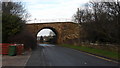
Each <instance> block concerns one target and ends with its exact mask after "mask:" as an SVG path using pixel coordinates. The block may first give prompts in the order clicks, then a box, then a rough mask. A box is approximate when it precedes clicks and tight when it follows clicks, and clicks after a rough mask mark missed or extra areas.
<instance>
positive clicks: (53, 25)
mask: <svg viewBox="0 0 120 68" xmlns="http://www.w3.org/2000/svg"><path fill="white" fill-rule="evenodd" d="M26 25H27V29H28V30H29V31H30V32H31V33H32V34H33V36H35V37H36V38H37V34H38V32H39V31H41V30H42V29H46V28H48V29H51V30H52V31H53V32H54V33H55V34H56V36H57V43H58V44H62V43H64V42H65V41H67V40H70V39H75V38H79V36H80V35H79V33H80V31H79V28H80V27H79V26H78V24H76V23H73V22H49V23H31V24H26Z"/></svg>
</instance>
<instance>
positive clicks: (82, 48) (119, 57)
mask: <svg viewBox="0 0 120 68" xmlns="http://www.w3.org/2000/svg"><path fill="white" fill-rule="evenodd" d="M62 46H63V47H69V48H73V49H76V50H80V51H84V52H88V53H92V54H96V55H99V56H103V57H107V58H110V59H115V60H120V54H119V53H117V52H110V51H106V50H102V49H96V48H90V47H85V46H74V45H68V44H62Z"/></svg>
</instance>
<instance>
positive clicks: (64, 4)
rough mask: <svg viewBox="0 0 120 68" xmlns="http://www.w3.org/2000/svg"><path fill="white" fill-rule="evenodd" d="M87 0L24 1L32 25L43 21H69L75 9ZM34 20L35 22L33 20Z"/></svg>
mask: <svg viewBox="0 0 120 68" xmlns="http://www.w3.org/2000/svg"><path fill="white" fill-rule="evenodd" d="M88 1H89V0H26V1H24V4H25V6H26V9H27V10H28V12H29V13H30V14H31V18H30V19H31V20H33V21H31V22H32V23H34V21H35V22H38V23H39V22H45V21H66V20H67V21H70V20H71V18H72V16H73V14H75V12H76V11H77V8H79V7H83V5H84V4H85V3H87V2H88ZM35 18H36V20H34V19H35Z"/></svg>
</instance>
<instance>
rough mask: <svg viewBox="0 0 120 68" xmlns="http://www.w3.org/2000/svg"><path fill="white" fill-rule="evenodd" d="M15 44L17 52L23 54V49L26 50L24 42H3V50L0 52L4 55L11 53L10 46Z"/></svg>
mask: <svg viewBox="0 0 120 68" xmlns="http://www.w3.org/2000/svg"><path fill="white" fill-rule="evenodd" d="M11 45H14V46H17V49H16V50H17V54H18V55H21V54H22V52H23V50H24V46H23V44H8V43H1V44H0V46H1V47H2V51H1V52H0V54H2V55H7V54H8V53H9V46H11Z"/></svg>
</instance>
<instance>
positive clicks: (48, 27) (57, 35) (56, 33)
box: [35, 26, 59, 43]
mask: <svg viewBox="0 0 120 68" xmlns="http://www.w3.org/2000/svg"><path fill="white" fill-rule="evenodd" d="M42 29H50V30H52V31H53V32H54V33H55V35H56V41H55V43H58V37H59V33H58V31H57V30H56V29H55V28H53V27H50V26H47V27H43V28H40V29H39V30H38V31H37V32H36V34H35V36H36V37H37V34H38V33H39V32H40V31H41V30H42Z"/></svg>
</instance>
